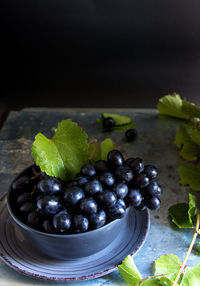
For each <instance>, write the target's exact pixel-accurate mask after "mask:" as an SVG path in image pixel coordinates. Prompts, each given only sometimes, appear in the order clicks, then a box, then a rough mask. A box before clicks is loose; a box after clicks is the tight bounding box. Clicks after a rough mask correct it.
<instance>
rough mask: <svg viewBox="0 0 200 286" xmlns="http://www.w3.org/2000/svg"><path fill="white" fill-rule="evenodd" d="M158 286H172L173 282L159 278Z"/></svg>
mask: <svg viewBox="0 0 200 286" xmlns="http://www.w3.org/2000/svg"><path fill="white" fill-rule="evenodd" d="M160 283H161V284H160V285H162V286H172V285H173V282H172V281H171V280H170V279H169V278H167V277H161V278H160ZM179 285H180V284H177V286H179Z"/></svg>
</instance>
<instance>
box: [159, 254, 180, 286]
mask: <svg viewBox="0 0 200 286" xmlns="http://www.w3.org/2000/svg"><path fill="white" fill-rule="evenodd" d="M180 267H181V262H180V260H179V258H178V257H177V256H176V255H173V254H167V255H165V256H161V257H160V258H158V259H157V260H156V261H155V262H154V275H161V274H162V275H163V274H165V277H166V278H168V279H169V280H171V281H174V280H175V278H176V276H177V274H178V271H179V269H180ZM181 279H182V276H181V278H180V280H179V281H178V283H180V281H181ZM162 280H164V279H162ZM162 280H161V281H162ZM166 280H167V279H165V281H166ZM161 285H162V284H161ZM164 285H165V284H164ZM166 285H168V284H166Z"/></svg>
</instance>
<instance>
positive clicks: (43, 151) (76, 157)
mask: <svg viewBox="0 0 200 286" xmlns="http://www.w3.org/2000/svg"><path fill="white" fill-rule="evenodd" d="M114 148H115V144H114V142H113V141H112V140H111V139H109V138H107V139H105V140H104V141H103V142H101V143H98V142H97V140H95V139H94V138H93V139H90V140H89V139H88V135H87V134H86V132H85V131H84V130H83V129H82V128H81V127H80V126H78V124H77V123H76V122H73V121H72V120H71V119H66V120H63V121H61V122H59V123H58V126H57V128H56V130H55V135H54V136H53V138H50V139H49V138H47V137H46V136H45V135H43V134H42V133H38V134H37V135H36V136H35V141H34V142H33V145H32V156H33V158H34V160H35V163H36V165H38V166H39V167H40V169H41V170H42V171H43V172H45V173H46V174H47V175H49V176H54V177H57V178H60V179H63V180H69V179H73V177H74V176H75V175H76V174H78V172H79V171H80V169H81V167H82V166H83V165H84V164H86V163H88V162H89V161H91V162H93V161H94V160H99V159H105V158H106V156H107V154H108V152H109V151H111V150H112V149H114Z"/></svg>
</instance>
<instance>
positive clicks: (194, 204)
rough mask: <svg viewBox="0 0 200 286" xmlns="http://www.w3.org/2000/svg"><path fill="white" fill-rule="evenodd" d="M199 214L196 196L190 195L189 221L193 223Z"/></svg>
mask: <svg viewBox="0 0 200 286" xmlns="http://www.w3.org/2000/svg"><path fill="white" fill-rule="evenodd" d="M197 213H198V208H197V198H196V196H194V195H192V194H190V193H189V209H188V216H189V220H190V222H191V223H192V218H193V217H194V216H196V215H197Z"/></svg>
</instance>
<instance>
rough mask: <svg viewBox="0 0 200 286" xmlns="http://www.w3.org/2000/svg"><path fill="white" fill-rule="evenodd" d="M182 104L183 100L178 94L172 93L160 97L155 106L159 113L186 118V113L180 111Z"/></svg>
mask: <svg viewBox="0 0 200 286" xmlns="http://www.w3.org/2000/svg"><path fill="white" fill-rule="evenodd" d="M182 105H183V100H182V99H181V97H180V96H179V95H178V94H176V93H174V94H172V95H166V96H163V97H161V98H160V99H159V101H158V106H157V108H158V112H159V114H163V115H168V116H172V117H177V118H181V119H188V115H187V114H186V113H184V112H183V111H182Z"/></svg>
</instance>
